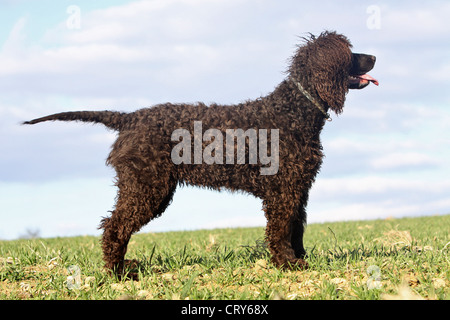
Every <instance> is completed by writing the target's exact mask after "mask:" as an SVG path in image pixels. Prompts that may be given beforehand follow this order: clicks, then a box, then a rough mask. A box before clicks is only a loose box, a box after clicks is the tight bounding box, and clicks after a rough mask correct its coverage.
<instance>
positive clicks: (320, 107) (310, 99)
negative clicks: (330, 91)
mask: <svg viewBox="0 0 450 320" xmlns="http://www.w3.org/2000/svg"><path fill="white" fill-rule="evenodd" d="M290 80H291V81H292V82H293V83H294V84H295V85H296V87H297V88H298V90H300V92H301V93H302V94H303V95H304V96H305V97H306V98H307V99H308V100H309V101H311V103H312V104H313V105H315V106H316V107H317V109H319V110H320V111H321V112H322V113H323V115H324V116H325V119H327V121H331V120H332V119H331V116H330V114H329V113H328V112H327V111H326V110H325V108H324V107H323V106H322V105H321V104H320V103H319V102H318V101H317V100H316V99H314V98H313V96H312V95H311V94H310V93H309V92H308V91H307V90H306V89H305V88H303V86H302V85H301V84H300V82H299V81H296V80H294V79H293V78H290Z"/></svg>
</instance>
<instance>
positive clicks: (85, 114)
mask: <svg viewBox="0 0 450 320" xmlns="http://www.w3.org/2000/svg"><path fill="white" fill-rule="evenodd" d="M127 115H128V114H127V113H123V112H116V111H73V112H62V113H56V114H52V115H49V116H46V117H42V118H38V119H34V120H31V121H25V122H23V123H22V124H36V123H39V122H44V121H55V120H59V121H83V122H94V123H101V124H103V125H105V126H106V127H107V128H110V129H113V130H116V131H121V130H122V129H123V128H124V126H125V125H126V123H127V118H128V117H127Z"/></svg>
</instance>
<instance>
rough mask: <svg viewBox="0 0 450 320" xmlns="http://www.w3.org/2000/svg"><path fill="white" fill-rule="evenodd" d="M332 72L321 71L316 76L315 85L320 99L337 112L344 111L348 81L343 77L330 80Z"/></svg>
mask: <svg viewBox="0 0 450 320" xmlns="http://www.w3.org/2000/svg"><path fill="white" fill-rule="evenodd" d="M332 76H333V75H332V74H329V73H328V74H327V73H321V74H317V75H316V76H315V77H314V86H315V89H316V91H317V94H318V95H319V97H320V99H322V101H324V102H325V103H326V104H327V105H328V107H329V108H330V109H331V110H333V111H334V112H335V113H336V114H339V113H341V112H342V110H343V108H344V103H345V95H346V93H347V91H348V88H347V83H346V81H345V83H344V81H342V79H339V77H338V78H336V79H334V80H330V77H332Z"/></svg>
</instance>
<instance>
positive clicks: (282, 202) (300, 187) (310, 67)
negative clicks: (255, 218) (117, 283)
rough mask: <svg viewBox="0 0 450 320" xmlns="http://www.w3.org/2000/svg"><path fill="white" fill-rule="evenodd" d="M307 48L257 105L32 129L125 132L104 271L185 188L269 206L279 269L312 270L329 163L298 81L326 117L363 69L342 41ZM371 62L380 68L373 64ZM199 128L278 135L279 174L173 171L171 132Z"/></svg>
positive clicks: (101, 115)
mask: <svg viewBox="0 0 450 320" xmlns="http://www.w3.org/2000/svg"><path fill="white" fill-rule="evenodd" d="M305 40H306V41H305V43H304V44H303V45H301V46H299V47H298V49H297V51H296V53H295V55H294V56H293V57H292V60H291V65H290V67H289V69H288V77H287V78H286V79H285V80H284V81H282V82H281V83H280V84H279V85H278V86H277V87H276V88H275V90H274V91H273V92H272V93H270V94H268V95H267V96H265V97H262V98H259V99H256V100H253V101H246V102H243V103H240V104H237V105H218V104H212V105H210V106H207V105H205V104H203V103H197V104H171V103H165V104H160V105H156V106H153V107H151V108H146V109H141V110H138V111H135V112H133V113H120V112H111V111H105V112H89V111H85V112H65V113H60V114H56V115H53V116H47V117H44V118H40V119H36V120H32V121H29V122H26V123H27V124H34V123H38V122H41V121H47V120H63V121H71V120H79V121H88V122H89V121H90V122H98V123H102V124H104V125H105V126H107V127H109V128H111V129H114V130H117V131H119V135H118V138H117V140H116V142H115V143H114V145H113V147H112V151H111V153H110V155H109V157H108V159H107V163H108V164H109V165H111V166H112V167H114V168H115V170H116V172H117V182H116V184H117V187H118V189H119V191H118V195H117V199H116V205H115V208H114V211H113V212H112V214H111V216H110V217H107V218H104V219H103V220H102V222H101V228H102V229H103V230H104V233H103V236H102V248H103V253H104V260H105V263H106V267H107V268H109V269H111V270H115V271H116V272H118V273H119V274H120V273H121V272H122V270H123V267H124V257H125V253H126V251H127V244H128V241H129V240H130V237H131V235H132V234H133V233H135V232H137V231H138V230H140V228H141V227H142V226H144V225H145V224H147V223H148V222H149V221H150V220H152V219H155V218H157V217H159V216H160V215H161V214H162V213H163V212H164V211H165V209H166V208H167V206H168V205H169V204H170V203H171V201H172V197H173V194H174V191H175V189H176V187H177V186H178V185H183V184H186V185H194V186H200V187H207V188H211V189H214V190H221V189H222V188H226V189H229V190H231V191H237V190H240V191H244V192H247V193H249V194H252V195H254V196H256V197H258V198H260V199H262V200H263V207H264V212H265V216H266V218H267V228H266V240H267V242H268V246H269V249H270V252H271V254H272V261H273V263H274V264H275V265H277V266H280V267H299V268H306V267H307V263H306V262H305V261H304V260H303V257H304V255H305V249H304V246H303V232H304V229H305V225H306V211H305V208H306V205H307V202H308V193H309V190H310V188H311V185H312V184H313V182H314V179H315V177H316V174H317V173H318V171H319V169H320V166H321V164H322V158H323V152H322V145H321V142H320V133H321V130H322V128H323V126H324V124H325V116H324V114H323V113H322V112H321V111H320V110H319V109H318V108H317V107H316V106H314V104H313V103H312V102H311V101H310V100H308V99H307V98H306V97H305V95H304V94H302V93H301V92H300V91H299V90H298V88H297V86H296V84H295V82H296V81H297V82H299V83H301V85H302V86H303V87H304V88H305V89H306V90H307V91H308V92H309V93H310V94H311V96H313V97H314V99H316V100H317V101H318V102H319V103H321V104H322V106H323V107H324V109H325V110H328V109H331V110H333V111H334V112H335V113H340V112H342V108H343V106H344V101H345V95H346V93H347V91H348V89H349V85H348V77H349V75H350V71H351V70H352V69H353V70H355V69H358V68H359V66H355V65H352V61H354V59H352V52H351V50H350V48H351V44H350V42H349V41H348V39H347V38H346V37H344V36H343V35H339V34H337V33H335V32H324V33H322V34H321V35H320V36H318V37H314V36H311V37H310V38H309V39H305ZM370 57H372V56H370ZM372 60H373V63H374V57H373V59H372ZM373 63H371V66H369V67H368V68H366V69H369V68H370V69H371V68H372V67H373ZM370 69H369V70H370ZM363 71H364V70H363ZM365 71H367V70H365ZM358 73H359V74H362V73H361V72H359V71H358ZM194 121H202V125H203V132H204V131H206V130H207V129H210V128H215V129H219V130H220V131H221V132H223V133H225V130H226V129H236V128H240V129H243V130H247V129H250V128H257V129H279V171H278V173H277V174H275V175H261V174H260V171H259V170H260V168H261V167H262V164H261V163H259V162H258V164H236V165H231V164H223V165H219V164H213V165H208V164H205V163H203V164H180V165H175V164H174V163H173V162H172V161H171V150H172V149H173V147H174V145H175V144H176V143H175V142H173V141H171V134H172V132H173V131H174V130H176V129H179V128H186V129H187V130H189V132H193V126H194ZM269 143H270V142H269ZM205 145H206V143H204V146H205ZM247 156H248V150H247Z"/></svg>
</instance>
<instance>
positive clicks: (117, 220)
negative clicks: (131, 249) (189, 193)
mask: <svg viewBox="0 0 450 320" xmlns="http://www.w3.org/2000/svg"><path fill="white" fill-rule="evenodd" d="M116 170H117V168H116ZM124 171H125V172H121V171H119V170H118V175H117V176H118V182H117V186H118V187H119V193H118V197H117V202H116V207H115V209H114V211H113V212H112V215H111V216H110V217H109V218H104V219H103V220H102V222H101V226H100V228H102V229H103V230H104V231H103V236H102V249H103V259H104V261H105V266H106V268H108V269H109V270H111V271H113V272H115V273H116V274H117V275H118V276H119V277H120V276H121V275H122V274H123V273H124V271H125V270H124V258H125V254H126V252H127V245H128V242H129V240H130V238H131V235H132V234H133V233H135V232H137V231H139V230H140V229H141V228H142V227H143V226H144V225H145V224H147V223H148V222H149V221H150V220H151V219H153V218H156V217H158V216H160V215H161V214H162V213H163V212H164V210H165V209H166V208H167V206H168V205H169V204H170V202H171V201H172V197H173V194H174V192H175V188H176V182H175V181H173V180H171V179H170V178H169V177H167V178H166V179H163V178H162V176H161V175H159V176H158V181H149V179H144V178H143V177H142V176H137V175H135V174H131V173H130V170H127V168H126V169H125V170H124ZM131 276H132V277H133V276H134V275H131Z"/></svg>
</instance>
